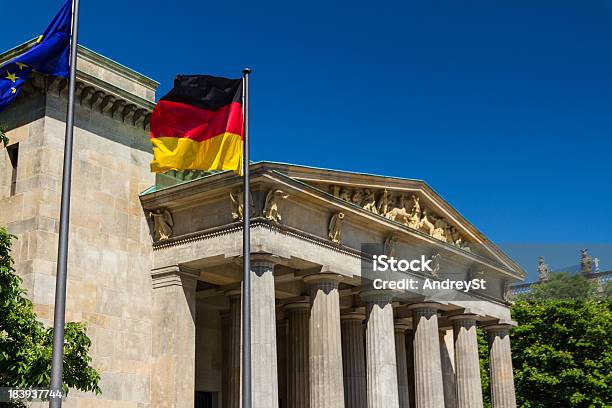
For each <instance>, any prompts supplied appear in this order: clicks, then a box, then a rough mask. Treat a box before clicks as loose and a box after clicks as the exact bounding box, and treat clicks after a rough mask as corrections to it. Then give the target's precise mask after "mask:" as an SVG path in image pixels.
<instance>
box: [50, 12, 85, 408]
mask: <svg viewBox="0 0 612 408" xmlns="http://www.w3.org/2000/svg"><path fill="white" fill-rule="evenodd" d="M78 32H79V0H72V35H71V37H70V77H69V83H68V111H67V113H66V137H65V147H64V170H63V174H62V201H61V212H60V228H59V246H58V250H57V276H56V279H55V311H54V314H53V357H52V360H51V390H52V391H53V392H54V393H55V395H58V394H59V392H60V391H61V390H62V371H63V368H64V324H65V320H66V280H67V267H68V227H69V222H70V185H71V181H72V144H73V128H74V93H75V83H76V65H77V44H78V43H79V42H78ZM61 406H62V399H61V398H58V397H56V398H50V399H49V407H50V408H59V407H61Z"/></svg>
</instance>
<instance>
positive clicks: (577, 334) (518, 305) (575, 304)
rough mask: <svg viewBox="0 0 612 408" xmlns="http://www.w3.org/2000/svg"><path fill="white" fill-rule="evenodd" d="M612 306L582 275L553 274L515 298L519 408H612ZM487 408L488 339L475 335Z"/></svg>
mask: <svg viewBox="0 0 612 408" xmlns="http://www.w3.org/2000/svg"><path fill="white" fill-rule="evenodd" d="M611 305H612V302H611V301H610V297H609V292H608V297H606V291H603V293H598V292H597V283H596V282H594V281H592V280H588V279H586V278H585V277H584V276H583V275H580V274H578V275H571V274H569V273H555V274H551V277H550V280H549V281H548V282H544V283H541V284H537V285H534V286H532V287H531V292H530V293H528V294H525V295H520V296H517V301H516V302H515V303H514V304H513V305H512V316H513V318H514V320H516V321H517V322H518V327H517V328H515V329H514V330H513V331H512V332H511V345H512V363H513V367H514V381H515V387H516V395H517V403H518V406H519V407H521V408H549V407H550V408H552V407H563V408H582V407H585V408H586V407H612V374H611V372H610V367H612V346H611V344H610V343H611V339H612V312H611ZM478 344H479V351H480V363H481V376H482V380H483V394H484V400H485V408H490V407H491V402H490V390H489V362H488V344H487V339H486V333H484V331H482V330H479V336H478Z"/></svg>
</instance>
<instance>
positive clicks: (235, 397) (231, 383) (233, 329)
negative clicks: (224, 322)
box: [223, 289, 242, 408]
mask: <svg viewBox="0 0 612 408" xmlns="http://www.w3.org/2000/svg"><path fill="white" fill-rule="evenodd" d="M228 296H229V305H230V308H229V312H228V315H227V319H228V327H227V334H228V337H227V340H226V341H227V345H226V348H227V353H228V357H227V359H226V361H227V364H228V367H227V379H226V381H227V391H226V390H224V391H223V401H224V402H223V406H224V407H227V408H240V395H241V394H240V364H241V356H242V351H241V345H242V341H241V337H240V336H241V320H242V317H241V313H242V311H241V299H240V290H239V289H238V290H233V291H230V292H228Z"/></svg>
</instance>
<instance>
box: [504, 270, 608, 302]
mask: <svg viewBox="0 0 612 408" xmlns="http://www.w3.org/2000/svg"><path fill="white" fill-rule="evenodd" d="M529 289H530V291H529V292H528V293H525V294H522V295H518V296H517V297H516V298H517V300H530V301H541V300H586V299H592V298H594V297H595V296H596V295H597V282H596V281H595V280H593V279H587V278H586V277H585V276H584V275H582V274H573V275H572V274H570V273H568V272H557V273H551V274H550V279H549V280H548V281H547V282H542V283H538V284H535V285H532V286H531V287H530V288H529Z"/></svg>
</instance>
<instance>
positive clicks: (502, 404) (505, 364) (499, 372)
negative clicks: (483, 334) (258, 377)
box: [485, 325, 516, 408]
mask: <svg viewBox="0 0 612 408" xmlns="http://www.w3.org/2000/svg"><path fill="white" fill-rule="evenodd" d="M485 330H486V331H487V332H488V334H489V370H490V373H491V403H492V405H493V408H516V395H515V391H514V374H513V373H512V351H511V349H510V326H505V325H498V326H489V327H486V328H485Z"/></svg>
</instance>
